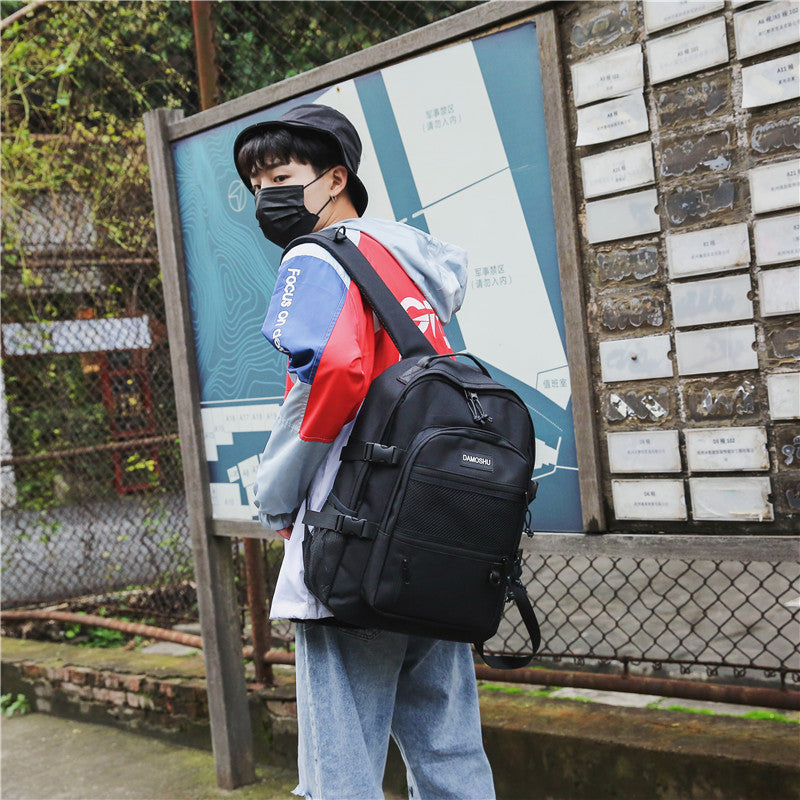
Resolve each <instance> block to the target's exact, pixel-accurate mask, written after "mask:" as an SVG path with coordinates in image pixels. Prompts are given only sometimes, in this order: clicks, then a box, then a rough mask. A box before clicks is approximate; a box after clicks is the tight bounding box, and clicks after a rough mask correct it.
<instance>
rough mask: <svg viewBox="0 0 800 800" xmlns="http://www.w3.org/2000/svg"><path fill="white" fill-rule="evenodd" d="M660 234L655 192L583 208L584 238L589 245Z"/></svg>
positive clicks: (587, 205) (603, 201)
mask: <svg viewBox="0 0 800 800" xmlns="http://www.w3.org/2000/svg"><path fill="white" fill-rule="evenodd" d="M660 230H661V219H660V217H659V216H658V195H657V193H656V190H655V189H645V190H644V191H643V192H631V193H630V194H623V195H620V196H619V197H611V198H609V199H608V200H594V201H592V202H589V203H587V204H586V238H587V239H588V240H589V241H590V242H591V243H592V244H594V243H596V242H608V241H612V240H615V239H626V238H628V237H630V236H639V235H641V234H643V233H654V232H655V231H660Z"/></svg>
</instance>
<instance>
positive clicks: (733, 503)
mask: <svg viewBox="0 0 800 800" xmlns="http://www.w3.org/2000/svg"><path fill="white" fill-rule="evenodd" d="M689 491H690V493H691V496H692V519H697V520H704V521H709V522H711V521H717V522H725V521H729V522H769V521H771V520H772V519H773V518H774V512H773V508H772V503H770V501H769V495H770V492H771V491H772V487H771V485H770V480H769V478H767V477H752V478H739V477H734V476H733V475H731V476H730V477H728V478H689Z"/></svg>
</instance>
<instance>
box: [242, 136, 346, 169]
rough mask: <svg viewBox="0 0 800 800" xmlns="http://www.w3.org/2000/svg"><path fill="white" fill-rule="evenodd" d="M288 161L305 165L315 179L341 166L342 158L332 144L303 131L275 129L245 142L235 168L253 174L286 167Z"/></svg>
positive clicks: (321, 137) (325, 139)
mask: <svg viewBox="0 0 800 800" xmlns="http://www.w3.org/2000/svg"><path fill="white" fill-rule="evenodd" d="M291 159H294V160H295V161H297V162H299V163H300V164H308V165H309V166H310V167H311V168H312V169H313V170H314V174H315V175H321V174H322V173H323V172H325V170H328V169H330V168H331V167H336V166H338V165H339V164H341V163H342V154H341V152H340V150H339V147H338V145H337V144H336V142H335V141H333V140H329V139H328V138H327V137H326V136H320V135H318V134H315V133H312V132H309V133H306V132H305V131H295V130H291V131H290V130H288V129H287V128H275V129H272V130H266V131H262V132H260V133H258V134H256V135H254V136H253V137H252V138H251V139H248V140H247V141H246V142H245V143H244V144H243V145H242V149H241V150H240V151H239V154H238V158H237V166H238V167H239V169H240V170H242V171H243V172H244V173H245V174H246V175H250V174H251V173H252V172H253V171H259V170H262V169H268V168H269V167H274V166H279V165H280V164H288V163H289V161H290V160H291Z"/></svg>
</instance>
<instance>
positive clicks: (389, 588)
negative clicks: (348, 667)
mask: <svg viewBox="0 0 800 800" xmlns="http://www.w3.org/2000/svg"><path fill="white" fill-rule="evenodd" d="M378 538H379V539H381V538H385V539H386V541H384V542H383V543H382V544H383V545H384V547H380V548H379V549H381V550H383V551H384V552H385V554H386V556H385V559H384V562H383V568H382V569H381V571H380V574H379V576H378V580H377V581H376V583H375V585H374V586H373V587H372V588H373V594H372V597H370V598H369V602H370V605H372V607H373V608H375V610H376V611H379V612H380V613H381V614H385V615H386V616H389V617H393V618H396V619H397V618H399V619H402V618H406V617H407V618H411V619H418V620H420V621H423V622H427V623H428V624H430V625H436V626H444V627H447V628H451V629H452V631H453V634H454V635H457V636H458V638H461V639H465V640H467V639H468V640H472V641H483V640H484V639H486V638H488V637H489V636H491V635H492V634H493V633H494V632H495V631H496V630H497V625H498V624H499V621H500V615H501V613H502V607H503V600H504V597H505V580H504V578H505V572H504V564H503V562H502V560H501V559H498V558H497V557H493V556H489V555H485V556H481V555H477V554H475V553H474V552H466V551H464V550H460V549H458V548H454V547H445V546H442V545H433V544H424V543H422V542H420V541H419V540H418V539H415V538H407V537H405V536H403V535H401V534H399V533H395V534H394V535H393V536H391V537H388V536H387V535H386V534H385V533H379V534H378Z"/></svg>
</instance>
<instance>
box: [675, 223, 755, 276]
mask: <svg viewBox="0 0 800 800" xmlns="http://www.w3.org/2000/svg"><path fill="white" fill-rule="evenodd" d="M666 240H667V263H668V265H669V275H670V277H671V278H685V277H689V276H691V275H702V274H705V273H708V272H723V271H726V270H731V269H737V268H739V267H745V266H748V265H749V264H750V234H749V233H748V231H747V223H746V222H741V223H738V224H736V225H723V226H721V227H719V228H705V229H703V230H701V231H691V232H689V233H668V234H667V236H666Z"/></svg>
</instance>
